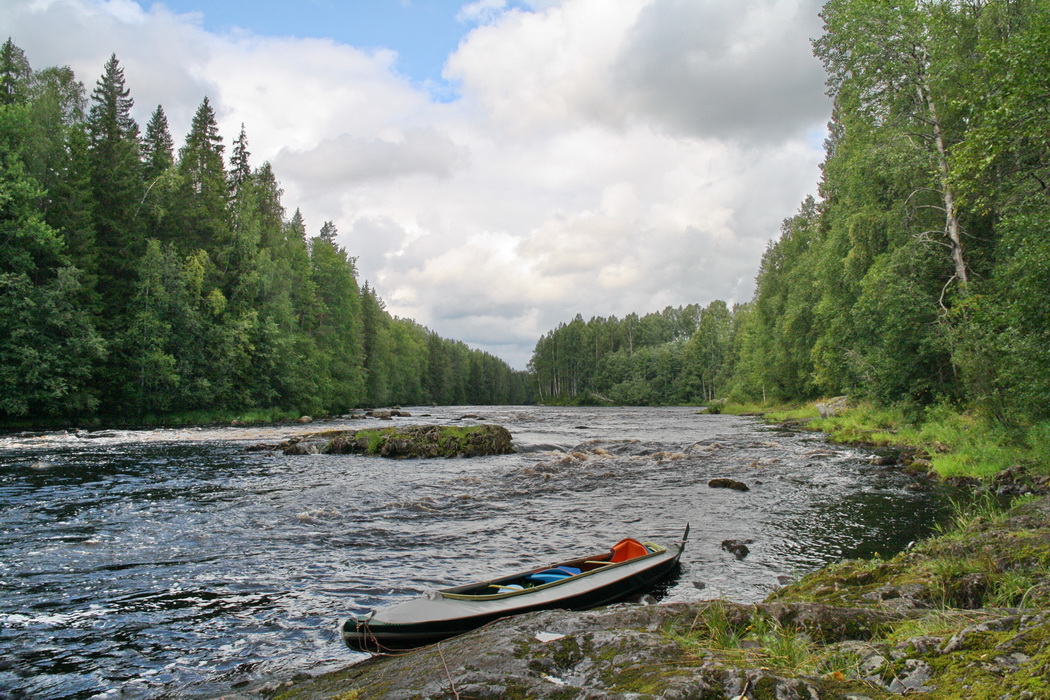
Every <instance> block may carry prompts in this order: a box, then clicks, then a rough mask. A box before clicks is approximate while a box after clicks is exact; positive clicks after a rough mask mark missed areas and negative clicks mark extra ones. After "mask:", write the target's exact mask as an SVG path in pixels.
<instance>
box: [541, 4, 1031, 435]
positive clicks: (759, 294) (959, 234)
mask: <svg viewBox="0 0 1050 700" xmlns="http://www.w3.org/2000/svg"><path fill="white" fill-rule="evenodd" d="M822 17H823V19H824V22H825V32H824V34H823V36H822V37H821V38H820V39H818V40H817V41H816V42H815V43H814V47H815V52H816V55H817V56H818V57H819V58H820V59H821V60H822V61H823V63H824V66H825V68H826V70H827V74H828V88H829V94H830V95H831V96H832V97H833V98H834V113H833V118H832V121H831V123H830V125H829V137H828V140H827V142H826V158H825V161H824V164H823V178H822V181H821V182H820V185H819V187H820V189H819V195H820V198H819V200H817V199H813V198H808V199H807V200H806V201H804V202H803V203H802V205H801V207H800V208H799V211H798V212H797V213H796V214H795V215H794V216H792V217H790V218H788V219H787V220H785V222H784V225H783V227H782V230H781V235H780V237H779V239H778V240H776V241H775V242H773V243H771V244H770V246H769V247H768V249H767V250H766V252H765V255H764V256H763V258H762V263H761V267H760V271H759V274H758V278H757V288H756V293H755V298H754V300H753V301H752V302H750V303H749V304H746V305H743V306H739V307H737V308H735V309H732V310H727V309H725V307H724V305H722V306H721V307H720V310H719V311H718V313H719V314H724V317H723V316H719V320H718V321H717V322H715V321H714V320H712V322H711V324H710V325H711V326H714V327H717V328H706V329H704V328H701V327H700V325H699V324H698V326H697V328H696V329H695V331H694V332H693V334H692V336H691V337H689V339H688V340H684V339H683V338H682V337H680V336H676V337H674V338H667V339H666V340H665V341H664V344H663V345H658V346H650V345H636V346H635V347H634V348H631V347H630V346H629V345H625V344H624V343H623V342H622V341H619V342H618V344H615V345H612V346H610V345H608V344H606V345H604V346H599V344H595V345H594V348H599V347H608V348H611V352H610V353H607V354H604V355H602V356H601V357H599V354H600V353H599V352H598V351H597V350H595V349H594V348H591V346H590V345H589V343H600V342H601V341H600V340H599V341H596V340H594V338H595V337H597V329H598V328H599V327H600V326H601V325H602V324H601V323H600V319H599V320H597V321H592V322H591V323H590V324H584V323H583V322H582V320H581V319H579V318H577V320H576V321H574V322H573V323H570V324H567V325H563V326H561V327H559V328H558V329H557V330H555V331H552V332H551V333H550V334H548V336H547V337H545V338H543V339H542V340H541V341H540V343H539V344H538V345H537V349H536V353H535V355H534V358H533V366H534V369H535V370H536V372H537V375H538V379H539V384H540V391H541V392H542V393H549V394H553V395H561V396H563V397H573V396H580V395H581V394H586V393H588V392H595V391H597V392H599V393H601V392H602V391H611V392H613V394H612V395H610V396H609V398H611V399H614V400H617V399H619V400H623V398H625V397H626V396H628V394H629V392H627V391H626V390H627V389H628V388H629V387H628V385H624V384H622V382H624V381H629V379H618V378H617V379H615V381H614V382H613V383H611V384H610V383H608V382H605V383H603V381H604V380H603V375H602V370H603V369H604V368H606V367H609V366H611V365H614V364H615V365H617V366H623V367H627V366H632V365H641V364H645V365H646V366H645V368H641V367H636V368H635V369H633V370H632V373H631V374H630V377H631V378H647V377H660V376H662V375H661V372H663V371H664V369H661V368H664V367H666V368H667V371H668V372H670V373H672V374H671V380H670V381H663V380H661V381H663V383H662V384H660V385H659V387H661V388H654V389H653V391H652V393H651V395H650V396H649V397H642V400H656V401H660V402H677V401H683V400H685V401H689V400H695V399H697V398H699V397H702V396H706V395H709V392H710V391H712V390H713V391H714V392H715V393H723V394H731V395H733V396H735V397H737V398H741V399H768V400H796V399H806V398H812V397H815V396H819V395H835V394H841V393H848V394H851V395H857V396H868V397H871V398H873V399H876V400H878V401H879V402H882V403H902V404H907V405H912V406H923V405H928V404H931V403H935V402H940V401H960V402H963V403H965V404H967V405H975V406H979V407H982V408H983V409H985V410H986V411H987V412H988V414H989V415H992V416H994V417H996V418H998V419H1000V420H1002V421H1004V422H1008V423H1015V424H1016V423H1020V424H1024V423H1029V422H1035V421H1041V420H1046V419H1048V418H1050V305H1048V304H1047V302H1046V297H1047V293H1048V292H1050V110H1048V108H1047V106H1048V100H1050V4H1047V3H1046V2H1044V1H1042V0H903V1H900V2H886V1H885V0H829V1H828V2H827V3H826V4H825V5H824V9H823V12H822ZM714 307H715V305H712V306H711V307H708V309H706V310H705V313H707V312H708V311H711V312H712V313H714ZM701 318H702V316H701ZM592 325H593V326H594V329H593V330H592V328H591V327H592ZM727 329H728V330H727ZM690 346H692V347H693V348H694V351H693V352H689V348H690ZM700 348H703V350H702V351H701V350H700ZM641 352H645V353H647V354H648V358H637V359H636V355H638V354H639V353H641ZM616 353H619V354H621V355H622V357H621V358H620V359H617V360H616V361H615V362H614V361H612V360H611V359H609V360H606V359H605V358H606V357H608V358H611V357H612V356H613V355H615V354H616ZM675 362H678V363H679V364H678V365H677V367H678V369H674V367H675ZM675 373H677V374H675ZM625 377H626V375H625ZM701 377H703V378H705V379H704V380H703V383H702V385H701V384H698V380H699V378H701ZM663 386H670V387H672V389H671V390H669V391H665V390H664V389H663V388H662V387H663ZM612 387H622V388H623V389H624V390H625V391H624V392H623V393H622V394H619V395H616V394H615V391H614V390H613V388H612ZM709 387H712V389H709Z"/></svg>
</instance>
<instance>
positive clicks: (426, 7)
mask: <svg viewBox="0 0 1050 700" xmlns="http://www.w3.org/2000/svg"><path fill="white" fill-rule="evenodd" d="M820 4H821V3H820V1H819V0H476V1H474V2H470V1H468V0H298V1H297V2H287V1H282V2H277V1H271V0H164V1H163V2H149V1H147V0H141V1H139V2H135V1H134V0H3V2H0V35H3V37H4V38H6V37H7V36H10V37H11V38H12V39H13V40H14V42H15V44H16V45H18V46H19V47H20V48H22V49H23V50H24V51H25V52H26V55H27V57H28V58H29V61H30V63H31V65H32V66H33V67H34V69H41V68H45V67H47V66H53V65H68V66H70V67H72V68H73V69H74V71H75V72H76V74H77V76H78V78H79V79H80V80H81V81H82V82H83V83H84V84H85V86H86V87H87V90H88V92H89V93H90V91H91V89H92V88H93V87H94V84H95V82H96V80H98V77H99V76H100V75H101V73H102V67H103V65H104V64H105V62H106V60H107V59H108V58H109V56H110V55H111V54H114V53H115V54H116V55H117V58H118V59H119V61H120V63H121V65H122V66H123V68H124V75H125V80H126V85H127V87H128V88H129V89H130V90H131V96H132V98H133V99H134V100H135V108H134V111H133V114H134V116H135V117H136V119H137V120H138V122H139V124H140V125H141V126H143V127H144V126H145V123H146V122H147V121H148V119H149V116H150V114H151V113H152V111H153V110H154V109H155V108H156V107H157V105H162V106H163V107H164V111H165V112H166V113H167V115H168V119H169V123H170V124H171V129H172V134H173V136H174V138H175V141H176V144H177V145H181V143H182V142H183V140H184V138H185V135H186V133H187V132H188V131H189V125H190V120H191V118H192V116H193V113H194V112H195V111H196V109H197V107H198V106H199V104H200V103H201V101H202V100H203V99H204V98H205V97H207V98H208V99H209V101H210V102H211V104H212V106H213V108H214V109H215V111H216V114H217V118H218V121H219V127H220V133H221V134H222V135H223V137H224V140H225V142H226V144H227V145H228V144H230V143H231V142H232V141H233V140H234V139H235V138H236V136H237V134H238V132H239V130H240V127H241V124H243V125H244V127H245V130H246V133H247V136H248V140H249V145H250V150H251V153H252V164H253V165H254V166H256V167H258V166H259V165H261V164H262V163H263V162H265V161H269V162H270V163H271V165H272V166H273V169H274V172H275V174H276V176H277V179H278V180H279V181H280V183H281V186H282V187H283V189H284V192H285V194H284V199H283V203H284V205H285V207H286V209H287V210H288V212H289V214H290V213H291V212H293V211H295V209H296V208H298V209H300V211H301V212H302V214H303V217H304V219H305V221H306V224H307V228H308V232H309V233H310V234H311V235H314V234H316V233H317V232H318V231H319V230H320V228H321V226H322V224H323V223H324V222H325V221H328V220H331V221H333V222H334V223H335V225H336V226H337V228H338V231H339V235H338V239H337V240H338V243H339V244H340V245H342V246H343V247H345V248H346V249H347V250H348V252H349V253H350V254H351V255H353V256H355V257H356V258H357V267H358V272H359V279H360V281H361V282H362V283H363V282H364V281H366V280H367V281H368V283H369V284H370V285H372V286H373V287H375V288H376V290H377V291H378V293H379V295H380V296H381V297H382V298H383V299H384V301H385V302H386V305H387V309H388V311H390V313H392V314H394V315H396V316H401V317H407V318H412V319H414V320H416V321H417V322H419V323H421V324H423V325H425V326H427V327H428V328H430V329H431V330H433V331H435V332H437V333H439V334H440V335H442V336H444V337H446V338H453V339H456V340H462V341H464V342H466V343H467V344H469V345H471V346H472V347H476V348H479V349H481V350H485V351H487V352H490V353H492V354H494V355H497V356H499V357H501V358H503V359H504V360H506V361H507V362H508V363H510V364H511V365H512V366H513V367H515V368H518V369H524V368H525V366H526V363H527V362H528V360H529V358H530V356H531V353H532V349H533V347H534V346H535V343H536V341H537V339H538V338H540V337H541V336H542V335H544V334H545V333H546V332H547V331H549V330H551V329H553V328H555V327H556V326H557V325H558V324H559V323H562V322H569V321H571V320H572V319H573V317H575V316H576V315H577V314H580V315H582V316H583V318H584V319H589V318H591V317H593V316H604V317H607V316H613V315H615V316H618V317H621V318H622V317H623V316H625V315H627V314H629V313H632V312H635V313H638V314H645V313H649V312H653V311H660V310H662V309H663V308H665V307H666V306H680V305H685V304H701V305H707V304H708V303H710V302H711V301H713V300H716V299H722V300H725V301H727V302H729V303H730V304H732V303H739V302H746V301H748V300H750V299H751V297H752V295H753V292H754V278H755V275H756V273H757V271H758V265H759V262H760V260H761V256H762V253H763V251H764V250H765V248H766V246H767V245H768V243H769V241H770V240H772V239H775V238H776V237H777V236H778V235H779V231H780V224H781V222H782V221H783V219H785V218H786V217H789V216H791V215H793V214H794V213H795V212H796V211H797V210H798V207H799V204H800V203H801V201H802V200H803V198H804V197H805V196H806V195H807V194H816V188H817V182H818V180H819V177H820V170H819V164H820V162H821V160H822V159H823V140H824V138H825V135H826V124H827V121H828V119H829V118H830V112H831V105H830V101H829V100H828V98H827V97H826V96H825V94H824V75H823V71H822V69H821V66H820V63H819V61H818V60H817V59H815V58H814V57H813V56H812V52H811V46H810V40H811V39H813V38H816V37H817V36H818V35H819V33H820V30H821V21H820V19H819V17H818V13H819V11H820ZM227 150H229V149H227Z"/></svg>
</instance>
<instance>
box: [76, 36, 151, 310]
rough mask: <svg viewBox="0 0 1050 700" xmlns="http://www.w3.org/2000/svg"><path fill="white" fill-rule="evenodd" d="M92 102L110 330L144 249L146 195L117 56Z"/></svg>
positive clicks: (101, 272)
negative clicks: (142, 221)
mask: <svg viewBox="0 0 1050 700" xmlns="http://www.w3.org/2000/svg"><path fill="white" fill-rule="evenodd" d="M91 99H92V105H91V109H90V111H89V113H88V119H87V133H88V143H89V154H90V162H91V189H92V193H93V195H94V200H95V209H94V228H95V240H96V243H97V248H98V284H99V291H100V292H101V296H102V304H103V314H104V322H105V324H106V325H107V326H110V327H112V326H113V325H114V324H119V323H122V322H123V320H124V319H123V311H124V308H125V304H126V303H127V300H128V299H130V298H131V295H132V285H133V281H134V266H133V262H134V260H136V259H137V258H138V257H139V255H140V254H141V253H142V250H143V246H144V239H143V237H142V235H141V233H140V231H141V225H140V221H138V219H137V214H138V208H139V206H140V202H141V201H142V195H143V190H144V188H143V184H142V167H141V164H140V162H139V127H138V124H137V123H136V122H135V120H134V118H132V116H131V108H132V106H133V105H134V100H132V98H131V96H130V91H129V90H128V89H127V88H126V87H125V86H124V69H123V68H121V66H120V62H119V61H117V57H116V55H113V56H111V57H110V59H109V61H107V62H106V65H105V68H104V71H103V74H102V77H100V78H99V80H98V82H97V83H96V85H95V89H94V91H93V92H92V94H91Z"/></svg>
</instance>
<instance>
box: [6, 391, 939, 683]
mask: <svg viewBox="0 0 1050 700" xmlns="http://www.w3.org/2000/svg"><path fill="white" fill-rule="evenodd" d="M409 411H410V412H412V413H413V414H415V415H419V414H421V413H427V414H430V415H429V416H428V417H426V418H422V419H418V420H417V419H413V420H411V421H409V422H432V423H439V424H452V425H463V424H470V423H476V422H479V421H482V422H494V423H499V424H502V425H505V426H506V427H508V428H509V429H510V430H511V432H512V434H513V436H514V440H515V444H516V446H517V447H518V449H519V452H518V453H517V454H512V455H503V456H499V457H487V458H475V459H470V460H465V459H434V460H414V461H403V462H395V461H387V460H379V459H371V458H364V457H356V456H347V455H304V456H294V457H292V456H284V455H283V454H276V453H273V452H266V451H260V452H249V451H247V450H246V449H245V448H246V446H248V445H250V444H255V443H258V442H266V441H269V442H271V443H272V442H277V441H279V440H280V439H282V438H283V437H286V436H287V435H288V434H290V433H292V432H293V431H298V432H307V431H308V430H321V429H326V428H338V427H349V426H351V425H352V426H353V427H361V426H362V425H368V423H364V424H362V423H361V422H359V421H358V422H354V423H350V422H343V423H340V422H338V421H336V422H332V423H330V424H322V425H319V426H318V425H314V426H310V427H309V428H303V427H273V426H269V427H262V428H237V429H235V428H225V429H209V430H181V431H180V430H158V431H148V430H143V431H130V430H113V431H103V432H99V433H97V434H90V435H84V434H73V433H54V434H43V435H29V434H21V435H8V436H0V659H2V660H0V688H3V689H4V690H5V691H6V692H9V693H12V694H14V695H15V696H19V695H21V696H26V697H34V698H92V697H98V696H103V697H106V696H109V695H114V696H116V695H117V694H119V697H121V698H135V697H155V696H156V695H158V694H172V695H177V696H180V697H184V696H191V697H192V696H200V697H213V696H216V695H220V694H222V693H225V692H229V691H230V690H231V689H233V688H236V687H238V686H239V685H240V684H243V683H247V682H254V681H259V680H263V679H271V678H280V677H288V676H291V675H293V674H294V673H296V672H299V671H303V670H308V671H316V670H325V669H328V668H332V667H334V666H338V665H345V664H346V663H348V662H351V661H354V660H356V659H359V658H361V657H360V656H359V655H356V654H354V653H353V652H350V651H349V650H347V649H346V648H345V647H344V646H343V645H342V643H341V642H340V640H339V638H338V635H337V633H336V628H335V622H336V620H337V619H338V618H340V617H345V616H346V615H348V614H349V613H353V612H363V611H366V610H368V609H370V608H373V607H376V606H379V605H385V604H388V603H392V602H396V601H399V600H402V599H404V598H406V597H409V596H412V595H417V594H419V593H420V592H422V591H424V590H426V589H429V588H435V587H443V586H449V585H454V584H459V583H465V582H468V581H474V580H481V579H486V578H492V577H495V576H497V575H499V574H501V573H504V572H506V571H513V570H518V569H520V568H522V567H523V566H531V565H534V564H535V563H536V562H537V561H538V562H540V563H542V562H543V561H546V560H548V559H550V560H556V559H557V558H559V557H561V556H563V555H565V554H572V553H576V552H579V551H581V550H585V551H589V550H596V551H600V550H603V549H606V548H608V547H609V546H611V545H612V544H613V543H615V542H616V541H618V540H619V539H621V538H622V537H627V536H632V537H638V538H642V539H651V540H654V541H657V542H672V541H677V540H678V539H679V538H680V537H681V533H682V528H683V527H684V525H685V523H687V522H688V523H691V524H692V534H691V536H690V541H689V544H688V546H687V548H686V550H685V553H684V555H683V557H682V564H681V568H680V571H679V572H678V573H677V574H676V575H675V576H674V577H673V578H671V579H669V580H667V581H665V582H664V583H663V584H662V585H661V587H660V589H659V590H657V591H655V592H654V593H655V594H657V595H659V596H660V597H661V599H662V600H664V601H687V600H696V599H701V598H714V597H724V598H729V599H732V600H737V601H741V602H751V601H757V600H760V599H762V598H764V597H765V596H766V595H768V594H769V592H771V591H772V590H773V589H774V588H775V587H776V586H777V585H779V583H778V582H779V581H781V580H784V577H785V576H787V577H794V576H797V575H798V574H800V573H803V572H805V571H809V570H812V569H814V568H817V567H819V566H821V565H823V564H826V563H828V562H831V561H835V560H837V559H839V558H842V557H851V556H870V555H872V554H874V553H876V552H878V553H880V554H883V555H890V554H893V553H894V552H896V551H899V550H900V549H901V548H903V547H904V546H905V545H906V544H907V543H908V542H910V541H911V540H914V539H917V538H918V537H921V536H923V535H924V534H926V533H927V532H928V531H929V529H930V527H931V526H932V525H933V523H934V522H935V521H936V520H937V518H938V517H939V516H940V513H941V510H942V507H943V502H944V499H943V498H942V496H941V494H940V492H939V491H938V490H936V489H934V488H932V487H931V486H930V485H928V484H921V483H920V484H917V483H914V479H913V478H912V477H908V476H906V475H904V474H902V473H900V472H895V471H887V470H885V469H882V468H880V467H873V466H872V465H870V464H869V463H868V461H867V460H866V456H867V455H865V454H863V453H861V452H857V451H855V450H851V449H845V448H841V447H832V446H829V445H827V444H825V443H823V442H822V441H820V439H819V438H818V437H815V436H812V435H802V434H795V433H787V432H784V431H771V430H769V429H767V428H765V427H764V426H761V425H758V424H756V423H754V422H753V421H751V420H749V419H743V418H736V417H732V416H700V415H696V414H695V412H694V411H692V410H690V409H685V408H667V409H622V408H614V409H607V408H596V409H590V408H583V409H564V408H545V407H471V408H469V409H464V408H462V407H460V408H456V409H429V408H428V409H409ZM468 413H469V414H474V415H478V416H480V419H463V418H462V416H464V415H465V414H468ZM379 424H380V423H379V422H376V425H379ZM383 425H389V423H384V424H383ZM715 477H724V478H731V479H736V480H740V481H743V482H745V483H747V484H748V486H749V490H748V491H746V492H740V491H735V490H728V489H714V488H711V487H709V486H708V482H709V481H710V480H711V479H712V478H715ZM726 539H740V540H743V541H748V540H750V542H751V543H750V544H749V545H748V547H749V549H750V552H749V554H748V555H747V556H746V557H743V558H740V559H738V558H737V557H735V556H733V555H732V554H730V553H728V552H727V551H725V550H723V549H722V548H721V542H722V541H723V540H726Z"/></svg>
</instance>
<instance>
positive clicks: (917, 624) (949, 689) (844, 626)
mask: <svg viewBox="0 0 1050 700" xmlns="http://www.w3.org/2000/svg"><path fill="white" fill-rule="evenodd" d="M1048 567H1050V498H1047V497H1038V498H1036V497H1026V498H1023V499H1021V500H1020V501H1019V502H1018V503H1016V504H1015V505H1014V506H1013V507H1011V508H1009V509H1007V510H999V509H996V508H994V507H992V506H991V505H988V504H985V505H984V506H982V507H979V508H972V507H971V508H961V509H960V510H959V512H958V513H957V516H956V519H955V522H954V523H953V527H951V529H947V530H946V531H945V532H944V533H943V534H941V535H940V536H938V537H935V538H932V539H929V540H927V541H924V542H921V543H919V544H917V545H915V546H914V547H912V548H911V549H909V550H908V551H906V552H903V553H901V554H899V555H898V556H896V557H893V558H892V559H885V560H884V559H881V558H878V557H876V558H875V559H872V560H851V561H844V562H841V563H839V564H835V565H831V566H829V567H826V568H824V569H822V570H820V571H817V572H814V573H812V574H809V575H807V576H805V577H803V578H802V579H801V580H800V581H798V582H796V583H794V584H792V585H789V586H787V587H784V588H782V589H780V590H778V591H776V592H775V593H773V594H772V595H771V596H770V597H769V598H768V599H767V600H766V601H764V602H762V603H759V604H755V605H747V604H738V603H729V602H726V601H720V600H713V601H701V602H696V603H679V604H672V605H659V604H658V605H620V606H613V607H610V608H605V609H602V610H597V611H590V612H579V613H573V612H563V611H553V612H544V613H534V614H530V615H525V616H521V617H516V618H511V619H508V620H503V621H501V622H498V623H495V624H492V625H489V626H488V627H485V628H483V629H480V630H477V631H475V632H473V633H470V634H467V635H464V636H462V637H459V638H456V639H452V640H449V641H446V642H443V643H441V644H439V645H435V646H432V647H428V648H425V649H422V650H419V651H417V652H414V653H411V654H407V655H404V656H398V657H389V658H375V659H372V660H370V661H367V662H364V663H361V664H357V665H354V666H351V667H349V668H346V669H344V670H342V671H339V672H336V673H330V674H326V675H323V676H320V677H317V678H312V679H309V680H303V681H297V682H289V683H284V684H278V685H271V686H269V687H267V688H263V689H259V691H258V692H257V695H256V697H259V696H261V697H267V698H280V699H282V700H292V699H310V700H317V699H320V698H333V699H334V698H339V699H340V700H350V699H351V698H353V699H360V700H366V699H369V698H424V697H428V698H459V697H472V698H536V697H543V698H598V697H602V698H606V697H624V698H626V697H632V698H674V697H681V698H686V697H688V698H734V697H740V696H744V697H747V698H750V699H751V700H759V699H760V698H774V697H776V698H808V697H820V698H854V699H859V698H870V699H872V700H878V699H880V698H892V697H898V696H900V695H901V694H905V693H906V694H908V695H909V696H914V697H926V698H944V697H964V696H965V697H973V698H1000V697H1009V698H1040V697H1047V695H1048V694H1050V681H1048V673H1047V672H1048V669H1050V573H1048Z"/></svg>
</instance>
